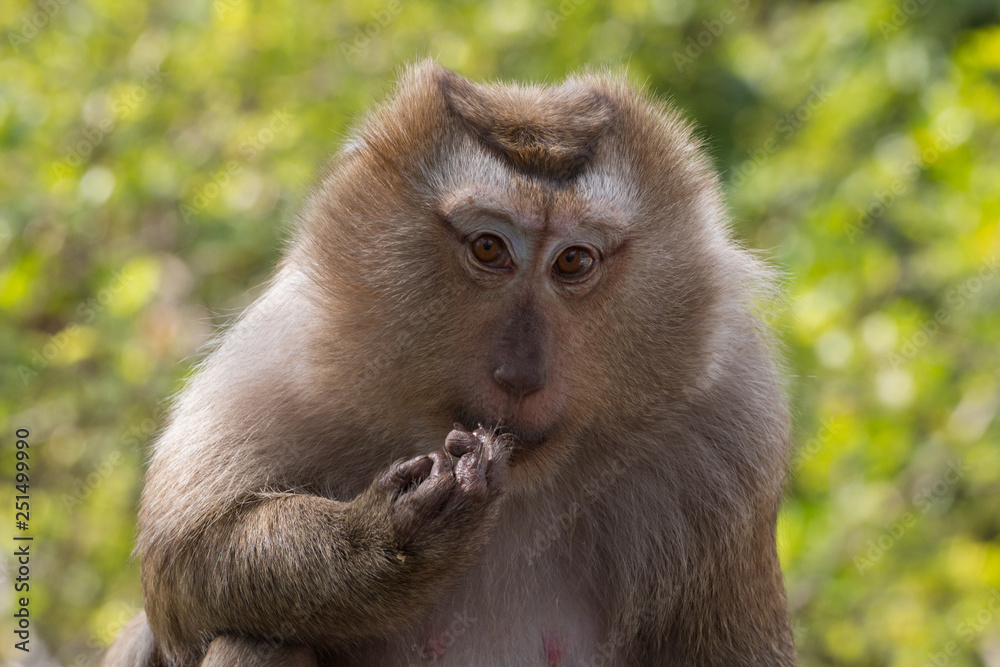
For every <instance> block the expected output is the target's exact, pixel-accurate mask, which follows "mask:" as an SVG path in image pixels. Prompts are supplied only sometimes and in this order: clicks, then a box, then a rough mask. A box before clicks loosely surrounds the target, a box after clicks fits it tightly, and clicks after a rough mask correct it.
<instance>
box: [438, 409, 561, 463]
mask: <svg viewBox="0 0 1000 667" xmlns="http://www.w3.org/2000/svg"><path fill="white" fill-rule="evenodd" d="M452 421H455V422H458V423H459V424H461V425H462V426H463V427H465V429H466V430H468V431H474V430H476V429H477V428H485V429H489V430H491V431H493V432H494V433H495V434H497V435H507V436H511V444H512V446H513V449H514V453H515V454H516V453H517V450H519V449H521V450H531V449H536V448H538V447H541V446H542V445H543V444H545V442H546V441H547V440H548V439H549V437H551V435H552V433H553V431H555V426H553V427H550V428H546V429H531V428H523V427H519V426H517V425H516V424H513V423H511V420H507V419H496V418H491V417H486V416H484V415H480V414H477V413H475V412H472V411H471V410H468V409H467V408H455V409H454V410H452Z"/></svg>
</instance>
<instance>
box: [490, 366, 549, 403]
mask: <svg viewBox="0 0 1000 667" xmlns="http://www.w3.org/2000/svg"><path fill="white" fill-rule="evenodd" d="M493 379H494V380H496V381H497V384H498V385H500V386H501V387H503V390H504V391H506V392H507V393H508V394H511V395H512V396H515V397H517V398H522V397H524V396H527V395H528V394H533V393H534V392H536V391H538V390H539V389H541V388H542V387H543V386H544V385H545V373H544V371H542V370H541V369H539V368H537V367H529V366H521V365H518V364H501V365H500V366H499V367H498V368H497V369H496V370H495V371H493Z"/></svg>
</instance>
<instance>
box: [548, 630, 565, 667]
mask: <svg viewBox="0 0 1000 667" xmlns="http://www.w3.org/2000/svg"><path fill="white" fill-rule="evenodd" d="M542 645H543V646H545V664H546V666H547V667H556V666H557V665H558V664H559V663H561V662H562V659H563V656H564V655H565V654H566V642H564V641H563V638H562V636H561V635H559V634H558V633H556V632H555V631H553V630H549V631H547V632H545V633H544V634H543V635H542Z"/></svg>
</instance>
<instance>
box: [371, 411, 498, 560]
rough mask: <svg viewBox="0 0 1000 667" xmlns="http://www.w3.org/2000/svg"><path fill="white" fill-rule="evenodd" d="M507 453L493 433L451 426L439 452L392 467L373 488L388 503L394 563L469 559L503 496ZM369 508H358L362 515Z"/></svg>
mask: <svg viewBox="0 0 1000 667" xmlns="http://www.w3.org/2000/svg"><path fill="white" fill-rule="evenodd" d="M508 452H509V448H508V447H507V446H506V445H505V444H504V443H503V442H502V441H501V440H500V439H498V438H496V437H495V436H494V435H493V434H492V433H490V432H488V431H486V430H483V429H478V430H476V431H474V432H473V433H469V432H468V431H466V430H465V429H464V428H462V427H461V426H459V425H458V424H456V425H455V430H453V431H452V432H451V433H449V434H448V437H447V438H446V439H445V446H444V451H439V452H433V453H431V454H427V455H425V456H418V457H416V458H413V459H410V460H409V461H404V462H401V463H397V464H395V465H394V466H392V467H391V468H390V469H389V471H388V472H386V473H385V474H384V475H382V476H381V477H380V478H379V479H378V480H377V481H376V482H375V485H374V488H373V490H374V491H375V493H376V494H378V495H381V496H382V497H383V498H387V499H388V501H389V503H388V506H387V511H388V513H389V518H390V522H389V523H390V526H391V530H392V535H393V540H394V542H395V543H396V545H397V546H398V547H399V549H400V553H399V554H398V555H397V558H398V559H400V560H403V561H405V559H406V558H407V557H408V555H411V554H412V555H413V556H414V557H416V558H420V559H421V560H424V559H437V558H445V559H448V561H445V562H444V563H438V565H439V566H440V565H442V564H448V565H451V566H458V565H460V563H459V562H455V561H454V559H455V558H458V557H461V556H464V555H469V554H471V553H473V552H475V551H476V550H477V548H478V547H479V546H481V543H482V542H484V541H485V538H486V535H487V533H488V528H489V526H490V525H491V524H492V522H493V520H494V518H495V516H496V512H497V509H498V506H499V502H498V501H499V499H500V498H501V496H502V493H503V476H504V473H505V472H506V468H507V458H508ZM367 504H368V503H364V502H362V503H360V504H359V509H361V508H364V509H365V511H367V510H369V509H370V508H368V507H365V505H367Z"/></svg>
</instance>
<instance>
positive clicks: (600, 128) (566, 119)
mask: <svg viewBox="0 0 1000 667" xmlns="http://www.w3.org/2000/svg"><path fill="white" fill-rule="evenodd" d="M432 75H433V77H434V78H435V80H436V82H437V86H438V88H439V89H440V91H441V95H442V96H443V98H444V101H445V105H446V107H447V110H448V113H449V114H450V115H451V117H452V118H453V119H455V120H456V121H457V123H458V125H459V127H461V128H462V129H463V130H464V131H466V132H467V133H468V134H469V135H471V136H472V137H473V138H475V139H476V140H477V141H478V142H479V143H480V144H481V145H482V146H484V147H485V148H486V149H487V150H489V151H490V152H492V153H493V154H494V155H496V156H497V157H499V158H500V159H501V160H503V161H504V162H507V163H508V164H509V165H510V166H511V167H513V168H514V169H517V170H519V171H522V172H524V173H526V174H528V175H530V176H536V177H541V178H546V179H551V180H554V181H565V180H567V179H571V178H573V177H575V176H576V175H577V174H579V173H580V171H581V170H582V169H583V168H584V167H585V166H586V164H587V162H588V161H589V160H590V157H591V155H592V154H593V152H594V149H595V147H596V145H597V143H598V140H599V139H600V138H601V136H602V135H603V134H604V133H605V132H607V130H608V127H609V126H610V125H611V123H612V122H613V121H614V119H615V115H616V108H615V105H614V104H613V103H612V101H611V100H610V98H608V97H607V96H606V95H604V94H602V93H600V92H598V91H597V90H595V89H594V88H592V87H590V86H587V85H586V84H585V83H582V82H580V81H574V80H570V81H568V82H567V83H565V84H563V85H562V86H560V87H558V88H551V89H544V88H539V87H527V88H521V87H513V86H510V87H508V86H479V85H476V84H473V83H471V82H469V81H467V80H466V79H464V78H462V77H460V76H459V75H457V74H455V73H454V72H452V71H450V70H447V69H445V68H443V67H440V66H437V65H435V69H433V72H432Z"/></svg>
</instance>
